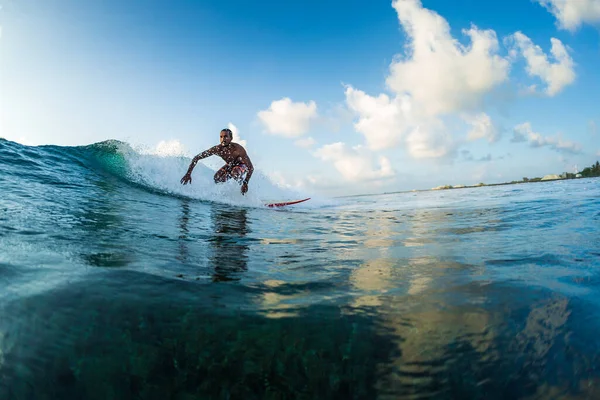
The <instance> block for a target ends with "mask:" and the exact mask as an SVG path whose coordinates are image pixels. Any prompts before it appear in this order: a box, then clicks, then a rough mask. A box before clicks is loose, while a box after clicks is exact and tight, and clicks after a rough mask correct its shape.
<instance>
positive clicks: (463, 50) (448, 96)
mask: <svg viewBox="0 0 600 400" xmlns="http://www.w3.org/2000/svg"><path fill="white" fill-rule="evenodd" d="M393 7H394V8H395V9H396V12H397V13H398V19H399V21H400V24H401V25H402V27H403V28H404V31H405V32H406V34H407V36H408V41H409V43H408V45H407V52H406V57H404V59H398V60H396V61H394V62H393V63H392V65H391V67H390V69H391V73H390V75H389V76H388V78H387V84H388V86H389V87H390V89H392V90H393V91H394V92H395V93H397V94H403V93H407V94H409V95H410V96H411V97H412V99H413V100H414V101H415V103H417V104H418V107H419V111H423V112H425V113H426V114H427V115H438V114H443V113H449V112H454V111H459V110H464V109H470V108H473V107H477V106H478V105H479V103H480V101H481V98H482V96H483V95H484V94H486V93H487V92H489V91H490V90H491V89H493V88H494V87H495V86H496V85H498V84H500V83H502V82H504V81H506V80H507V78H508V72H509V66H510V63H509V61H508V60H507V59H505V58H502V57H500V56H499V55H498V54H497V52H498V49H499V45H498V39H497V37H496V33H495V32H494V31H493V30H479V29H478V28H477V27H475V26H472V27H471V28H470V29H468V30H463V33H464V34H465V35H467V36H469V38H470V41H471V44H470V45H469V46H463V45H461V44H460V43H459V42H458V41H457V40H456V39H454V38H453V37H452V35H451V34H450V26H449V24H448V22H447V21H446V20H445V19H444V18H442V17H441V16H440V15H439V14H437V13H435V12H434V11H432V10H428V9H425V8H423V7H422V5H421V2H420V1H419V0H395V1H394V2H393Z"/></svg>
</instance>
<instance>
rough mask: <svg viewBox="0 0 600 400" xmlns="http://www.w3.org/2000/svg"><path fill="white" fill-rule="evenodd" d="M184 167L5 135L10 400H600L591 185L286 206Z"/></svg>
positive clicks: (1, 228) (598, 234) (2, 362)
mask: <svg viewBox="0 0 600 400" xmlns="http://www.w3.org/2000/svg"><path fill="white" fill-rule="evenodd" d="M188 163H189V159H187V158H185V157H178V156H164V155H159V154H151V153H149V152H143V151H140V150H136V149H133V148H132V147H131V146H129V145H127V144H126V143H121V142H114V141H109V142H103V143H97V144H93V145H90V146H84V147H58V146H40V147H26V146H22V145H19V144H17V143H13V142H10V141H6V140H1V139H0V282H1V284H2V289H1V290H0V399H36V400H37V399H212V398H215V399H255V398H256V399H291V398H304V399H317V398H340V399H425V398H433V399H597V398H600V337H599V336H600V335H599V333H598V332H600V179H579V180H569V181H556V182H543V183H531V184H521V185H507V186H495V187H481V188H473V189H460V190H446V191H427V192H411V193H396V194H385V195H373V196H356V197H345V198H322V197H321V198H319V197H315V198H313V199H312V200H311V201H308V202H306V203H303V204H301V205H298V206H293V207H288V208H285V209H279V210H276V209H269V208H266V207H264V206H263V203H264V202H265V201H271V200H275V201H277V200H288V199H295V198H302V197H304V196H305V195H310V193H299V192H294V191H292V190H290V189H286V188H280V187H278V186H277V185H275V184H273V183H271V182H270V181H269V179H268V178H267V177H265V176H263V175H262V174H261V173H260V171H258V172H257V173H255V177H253V180H252V182H251V183H250V191H249V193H248V195H247V196H241V195H240V194H239V187H238V186H236V185H235V184H224V185H214V184H213V183H212V178H211V177H212V174H213V171H212V170H210V169H209V168H207V167H205V166H203V165H200V164H199V165H198V166H197V167H196V170H195V171H194V175H193V177H194V181H193V184H192V185H191V186H185V187H184V186H182V185H180V184H179V179H180V178H181V176H183V174H184V172H185V170H186V168H187V166H188ZM259 169H260V168H259Z"/></svg>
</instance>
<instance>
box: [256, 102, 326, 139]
mask: <svg viewBox="0 0 600 400" xmlns="http://www.w3.org/2000/svg"><path fill="white" fill-rule="evenodd" d="M317 116H318V113H317V104H316V103H315V102H314V101H312V100H311V101H309V102H308V103H303V102H296V103H295V102H293V101H292V100H291V99H290V98H288V97H284V98H283V99H281V100H276V101H273V102H272V103H271V105H270V107H269V108H268V109H267V110H262V111H259V112H258V118H259V120H260V121H261V122H262V124H263V125H264V127H265V129H266V130H267V132H268V133H270V134H273V135H279V136H284V137H288V138H294V137H299V136H302V135H303V134H305V133H306V132H307V131H308V129H309V128H310V123H311V121H312V120H314V119H315V118H317Z"/></svg>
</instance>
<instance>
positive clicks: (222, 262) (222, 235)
mask: <svg viewBox="0 0 600 400" xmlns="http://www.w3.org/2000/svg"><path fill="white" fill-rule="evenodd" d="M210 217H211V221H212V227H213V235H212V237H210V238H209V239H208V242H209V248H210V252H209V253H211V254H210V255H209V257H208V260H209V262H210V264H211V266H212V268H213V271H214V273H213V276H212V280H213V282H221V281H233V280H239V279H240V274H241V273H242V272H245V271H247V270H248V266H247V263H248V254H247V253H248V249H249V246H248V244H247V240H246V235H247V234H248V233H249V232H250V228H249V227H248V217H247V211H246V210H245V209H240V208H233V207H232V208H227V207H225V206H214V207H212V208H211V213H210Z"/></svg>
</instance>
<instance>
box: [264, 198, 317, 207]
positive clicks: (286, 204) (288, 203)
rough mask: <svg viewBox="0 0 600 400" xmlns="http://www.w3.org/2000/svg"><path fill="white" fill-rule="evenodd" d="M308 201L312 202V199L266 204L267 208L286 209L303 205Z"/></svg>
mask: <svg viewBox="0 0 600 400" xmlns="http://www.w3.org/2000/svg"><path fill="white" fill-rule="evenodd" d="M307 200H310V197H307V198H306V199H302V200H294V201H284V202H281V203H269V204H265V206H267V207H271V208H273V207H285V206H291V205H292V204H298V203H302V202H305V201H307Z"/></svg>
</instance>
